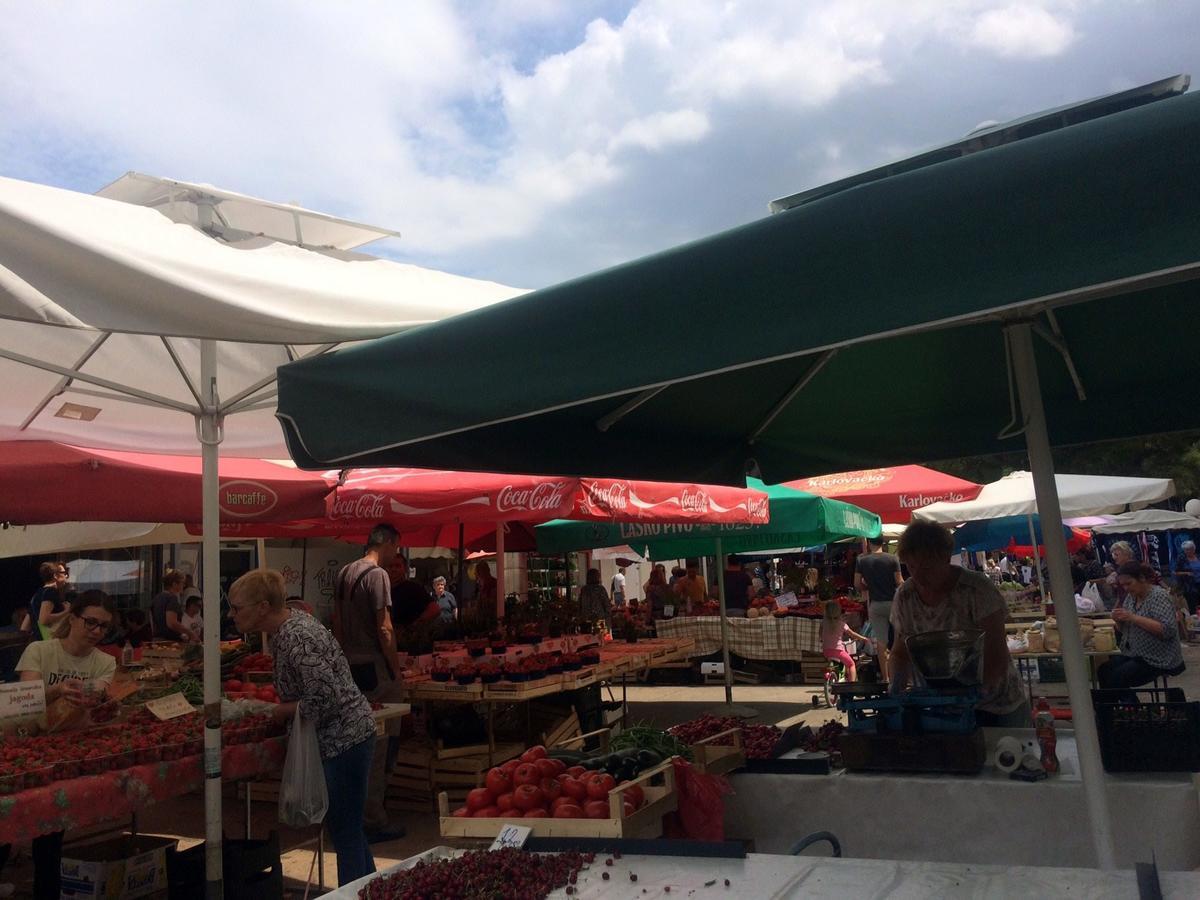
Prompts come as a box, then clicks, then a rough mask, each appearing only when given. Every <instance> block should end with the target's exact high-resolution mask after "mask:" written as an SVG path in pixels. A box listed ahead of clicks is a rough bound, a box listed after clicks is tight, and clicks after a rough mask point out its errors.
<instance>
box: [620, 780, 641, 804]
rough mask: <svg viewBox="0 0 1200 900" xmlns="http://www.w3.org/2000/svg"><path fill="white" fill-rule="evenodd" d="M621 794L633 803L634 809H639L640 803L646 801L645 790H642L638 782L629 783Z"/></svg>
mask: <svg viewBox="0 0 1200 900" xmlns="http://www.w3.org/2000/svg"><path fill="white" fill-rule="evenodd" d="M621 796H622V797H624V798H625V799H626V800H628V801H630V802H631V803H632V804H633V808H634V809H641V808H642V804H643V803H645V802H646V792H645V791H643V790H642V786H641V785H640V784H631V785H629V786H628V787H627V788H625V789H624V790H623V791H621Z"/></svg>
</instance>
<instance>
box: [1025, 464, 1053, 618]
mask: <svg viewBox="0 0 1200 900" xmlns="http://www.w3.org/2000/svg"><path fill="white" fill-rule="evenodd" d="M1034 490H1035V491H1036V490H1037V488H1036V487H1035V488H1034ZM1056 496H1057V493H1056ZM1025 520H1026V521H1027V522H1028V523H1029V546H1030V547H1032V548H1033V571H1034V574H1035V575H1036V576H1037V585H1038V593H1039V594H1041V596H1042V608H1043V609H1045V607H1046V585H1045V584H1044V583H1043V582H1042V561H1041V559H1039V558H1038V539H1037V533H1036V532H1035V531H1034V530H1033V516H1032V515H1028V516H1026V517H1025Z"/></svg>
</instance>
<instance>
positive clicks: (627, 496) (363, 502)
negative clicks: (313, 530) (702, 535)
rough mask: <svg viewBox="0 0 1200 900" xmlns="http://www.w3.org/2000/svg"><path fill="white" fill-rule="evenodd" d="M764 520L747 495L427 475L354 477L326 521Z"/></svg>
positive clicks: (757, 499)
mask: <svg viewBox="0 0 1200 900" xmlns="http://www.w3.org/2000/svg"><path fill="white" fill-rule="evenodd" d="M325 475H326V477H327V478H336V477H337V476H338V473H337V472H327V473H325ZM767 518H768V514H767V495H766V494H764V493H763V492H762V491H757V490H752V489H750V488H733V487H721V486H715V485H699V484H672V483H667V482H655V481H628V480H625V479H620V478H562V477H540V476H535V475H497V474H490V473H477V472H446V471H435V470H429V469H355V470H353V471H351V472H349V473H348V474H347V475H346V477H345V480H344V481H343V482H342V483H341V484H340V485H339V486H338V488H337V492H336V494H335V495H334V497H333V499H332V501H331V502H330V504H329V514H328V519H329V520H330V522H331V523H332V524H333V525H334V526H335V527H342V526H345V527H347V528H349V529H352V530H361V528H362V527H363V526H367V527H369V526H370V525H371V524H372V523H374V522H390V523H392V524H393V525H395V526H396V527H397V528H398V529H400V530H401V531H409V530H413V529H419V528H422V527H426V526H438V525H447V524H451V523H454V524H457V523H493V524H494V523H498V522H508V521H522V522H535V523H536V522H548V521H550V520H552V519H584V520H603V521H607V520H611V519H620V520H622V521H634V522H636V521H654V522H664V523H668V522H714V523H728V524H748V525H749V524H763V523H765V522H766V521H767Z"/></svg>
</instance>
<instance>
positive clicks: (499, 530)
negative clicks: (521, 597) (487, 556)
mask: <svg viewBox="0 0 1200 900" xmlns="http://www.w3.org/2000/svg"><path fill="white" fill-rule="evenodd" d="M504 576H505V572H504V523H503V522H499V523H497V524H496V620H497V621H499V620H500V619H503V618H504V599H505V596H506V595H505V590H504Z"/></svg>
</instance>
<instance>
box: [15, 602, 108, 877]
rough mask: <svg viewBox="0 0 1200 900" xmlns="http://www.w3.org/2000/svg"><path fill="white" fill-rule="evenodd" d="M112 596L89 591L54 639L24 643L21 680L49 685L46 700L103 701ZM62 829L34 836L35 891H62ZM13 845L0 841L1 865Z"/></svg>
mask: <svg viewBox="0 0 1200 900" xmlns="http://www.w3.org/2000/svg"><path fill="white" fill-rule="evenodd" d="M112 621H113V605H112V601H111V600H110V599H109V598H108V596H107V595H106V594H105V593H104V592H103V591H84V592H83V593H82V594H80V595H79V596H78V597H76V598H75V599H74V600H72V601H71V606H70V609H69V610H68V611H67V615H66V617H65V618H63V619H62V620H61V621H60V622H59V624H58V627H57V628H56V629H55V631H54V635H55V636H54V637H52V638H50V639H49V640H44V641H37V642H35V643H32V644H30V645H29V646H28V647H26V648H25V652H24V653H23V654H21V660H20V662H18V663H17V672H18V673H19V674H20V676H21V680H22V681H41V682H44V683H45V685H46V702H47V703H52V702H53V701H55V700H59V699H62V700H64V701H66V702H67V703H69V704H71V705H73V706H95V705H96V704H98V703H100V702H102V701H103V700H104V695H105V692H106V691H107V690H108V686H109V684H111V683H112V679H113V673H114V672H115V671H116V668H117V661H116V660H115V659H113V658H112V657H111V656H109V655H108V654H107V653H104V652H102V651H100V650H97V649H96V645H97V644H98V643H100V641H101V640H103V639H104V636H105V634H107V633H108V630H109V628H110V627H112ZM62 840H63V833H62V832H61V831H59V832H55V833H53V834H44V835H42V836H41V837H38V838H35V839H34V841H33V895H34V896H35V897H57V896H58V895H59V868H60V865H61V861H62ZM8 850H9V848H8V845H2V846H0V866H2V865H3V864H4V862H5V861H7V859H8Z"/></svg>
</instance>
